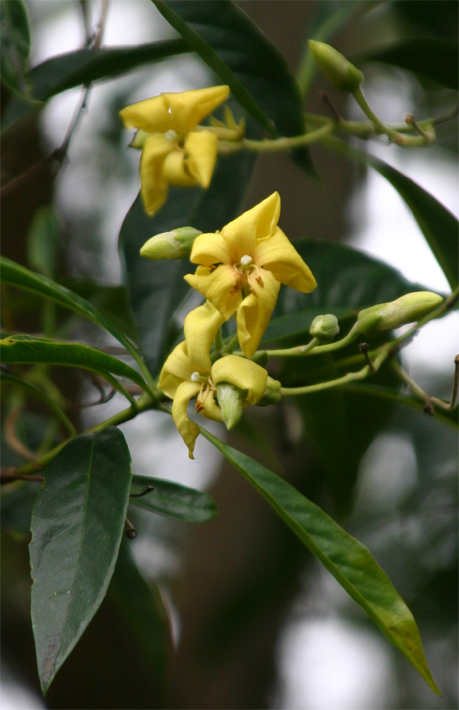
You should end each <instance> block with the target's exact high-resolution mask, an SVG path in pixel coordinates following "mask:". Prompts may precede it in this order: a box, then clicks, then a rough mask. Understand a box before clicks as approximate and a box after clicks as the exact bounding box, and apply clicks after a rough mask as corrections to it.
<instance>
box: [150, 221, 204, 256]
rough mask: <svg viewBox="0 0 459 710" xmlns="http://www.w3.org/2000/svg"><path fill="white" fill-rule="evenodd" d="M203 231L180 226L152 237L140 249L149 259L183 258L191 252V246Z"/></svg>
mask: <svg viewBox="0 0 459 710" xmlns="http://www.w3.org/2000/svg"><path fill="white" fill-rule="evenodd" d="M201 233H202V232H200V231H199V230H198V229H194V227H180V228H179V229H174V230H173V231H172V232H163V233H162V234H157V235H156V236H155V237H151V239H149V240H148V241H147V242H145V244H144V245H143V247H142V248H141V250H140V256H145V257H146V258H147V259H153V260H157V259H183V258H188V257H189V256H190V254H191V247H192V246H193V242H194V240H195V239H196V237H197V236H199V235H200V234H201Z"/></svg>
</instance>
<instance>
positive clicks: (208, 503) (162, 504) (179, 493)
mask: <svg viewBox="0 0 459 710" xmlns="http://www.w3.org/2000/svg"><path fill="white" fill-rule="evenodd" d="M132 483H133V486H132V490H131V493H141V492H142V491H144V490H145V489H146V487H147V486H153V490H152V491H151V492H150V493H147V494H146V495H144V496H142V497H141V498H131V503H133V504H134V505H138V506H140V507H141V508H146V509H147V510H151V511H153V512H154V513H160V514H161V515H167V516H169V517H171V518H176V519H177V520H183V521H185V522H187V523H203V522H205V521H206V520H212V519H213V518H215V516H216V515H217V512H218V509H217V506H216V504H215V503H214V501H213V500H212V498H211V497H210V496H209V495H208V494H207V493H203V492H201V491H197V490H195V489H194V488H188V487H187V486H182V485H180V484H179V483H174V482H173V481H167V480H166V479H164V478H154V477H151V476H133V478H132Z"/></svg>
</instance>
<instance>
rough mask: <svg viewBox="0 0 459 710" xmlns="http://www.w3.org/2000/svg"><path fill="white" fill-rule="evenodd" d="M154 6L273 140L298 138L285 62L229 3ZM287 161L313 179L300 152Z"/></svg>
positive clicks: (171, 0) (166, 0) (295, 95)
mask: <svg viewBox="0 0 459 710" xmlns="http://www.w3.org/2000/svg"><path fill="white" fill-rule="evenodd" d="M155 5H156V7H157V8H158V10H159V11H160V13H161V14H162V15H163V16H164V17H165V18H166V20H167V21H168V22H169V23H170V24H171V25H172V27H174V29H176V30H177V32H179V34H180V35H181V36H182V37H183V38H184V39H185V40H186V41H187V42H188V44H189V46H190V47H191V48H192V49H194V51H195V52H197V54H199V56H200V57H201V59H202V60H203V61H204V62H205V63H206V64H207V65H208V66H209V67H210V68H211V69H212V71H213V72H215V74H216V75H217V76H218V77H219V78H220V79H221V81H222V82H223V83H225V84H228V85H229V86H230V87H231V93H232V94H233V96H234V97H235V98H236V99H237V101H238V102H239V103H240V104H241V106H243V107H244V108H245V109H246V110H247V111H248V112H249V113H250V114H251V115H252V116H253V117H254V118H255V119H256V120H257V121H258V122H259V123H260V124H261V125H262V126H263V127H264V128H265V129H266V130H267V131H268V133H269V134H270V135H271V136H272V137H273V138H275V137H276V136H279V135H280V136H297V135H300V134H302V133H304V122H303V109H302V99H301V95H300V91H299V88H298V84H297V83H296V80H295V77H294V75H293V73H292V72H291V70H290V68H289V66H288V64H287V61H286V59H285V57H284V56H283V55H282V54H281V53H280V52H279V50H278V49H277V48H276V47H275V45H274V44H272V42H271V41H270V40H269V39H268V37H266V35H264V34H263V32H262V31H261V30H260V29H259V28H258V27H257V25H256V24H255V23H254V22H253V21H252V20H251V19H250V18H249V17H248V16H247V15H246V14H245V12H244V11H243V10H241V9H240V8H239V7H238V6H237V5H236V4H235V3H233V2H230V0H214V1H213V2H212V3H209V2H208V1H207V0H155ZM292 155H293V156H294V158H295V161H296V162H297V163H298V164H299V165H301V166H302V167H303V168H304V169H305V170H306V172H308V173H309V174H310V175H316V172H315V169H314V166H313V164H312V161H311V158H310V155H309V152H308V151H307V149H306V148H299V149H296V150H295V151H293V153H292Z"/></svg>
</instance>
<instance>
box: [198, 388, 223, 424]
mask: <svg viewBox="0 0 459 710" xmlns="http://www.w3.org/2000/svg"><path fill="white" fill-rule="evenodd" d="M199 414H202V416H203V417H206V419H212V420H213V421H214V422H222V421H223V416H222V412H221V409H220V407H219V406H218V405H217V403H216V401H215V393H214V392H209V393H208V395H207V397H206V398H205V400H204V402H203V403H202V408H201V409H200V411H199Z"/></svg>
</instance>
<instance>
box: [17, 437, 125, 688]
mask: <svg viewBox="0 0 459 710" xmlns="http://www.w3.org/2000/svg"><path fill="white" fill-rule="evenodd" d="M130 483H131V472H130V456H129V450H128V448H127V445H126V442H125V440H124V436H123V435H122V433H121V432H120V431H119V430H118V429H116V428H114V427H110V428H108V429H105V430H104V431H102V432H100V433H98V434H84V435H82V436H79V437H77V438H76V439H73V440H72V441H71V442H70V443H69V444H67V446H65V448H64V449H62V451H61V452H60V453H59V454H58V455H57V456H56V458H55V459H54V460H53V462H52V463H51V465H50V466H49V468H48V469H47V470H46V472H45V484H44V486H43V488H42V489H41V490H40V492H39V494H38V496H37V500H36V503H35V506H34V509H33V516H32V541H31V543H30V561H31V568H32V579H33V586H32V625H33V632H34V637H35V646H36V652H37V660H38V672H39V676H40V683H41V687H42V690H43V692H44V693H46V691H47V690H48V688H49V686H50V684H51V682H52V681H53V679H54V677H55V675H56V673H57V672H58V670H59V668H60V667H61V666H62V664H63V663H64V661H65V659H66V658H67V657H68V655H69V654H70V653H71V651H72V650H73V648H74V647H75V645H76V644H77V643H78V641H79V639H80V638H81V636H82V634H83V633H84V631H85V629H86V627H87V626H88V624H89V622H90V621H91V619H92V618H93V616H94V614H95V613H96V611H97V609H98V608H99V606H100V604H101V602H102V600H103V598H104V596H105V593H106V591H107V587H108V584H109V582H110V579H111V577H112V574H113V570H114V567H115V562H116V558H117V555H118V549H119V545H120V541H121V536H122V534H123V528H124V521H125V517H126V509H127V503H128V496H129V488H130Z"/></svg>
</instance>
